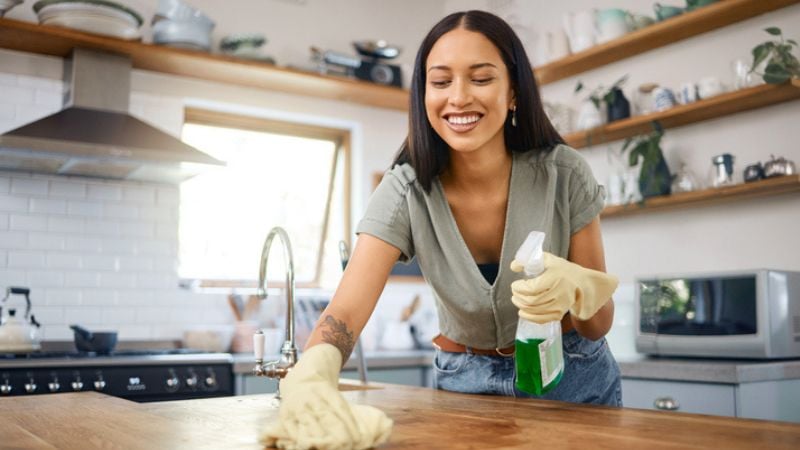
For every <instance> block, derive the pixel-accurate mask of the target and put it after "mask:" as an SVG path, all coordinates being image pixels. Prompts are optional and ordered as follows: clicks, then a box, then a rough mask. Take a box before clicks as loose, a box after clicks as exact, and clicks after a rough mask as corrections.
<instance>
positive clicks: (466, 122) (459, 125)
mask: <svg viewBox="0 0 800 450" xmlns="http://www.w3.org/2000/svg"><path fill="white" fill-rule="evenodd" d="M482 117H483V115H482V114H479V113H473V112H467V113H448V114H445V115H444V119H445V120H446V121H447V125H448V126H449V127H450V129H451V130H453V131H455V132H456V133H467V132H469V131H472V130H473V129H475V127H477V126H478V123H479V122H480V120H481V118H482Z"/></svg>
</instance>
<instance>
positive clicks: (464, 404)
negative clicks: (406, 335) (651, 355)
mask: <svg viewBox="0 0 800 450" xmlns="http://www.w3.org/2000/svg"><path fill="white" fill-rule="evenodd" d="M342 394H343V396H344V397H345V399H347V400H348V401H350V402H353V403H358V404H365V405H370V406H374V407H377V408H379V409H381V410H382V411H384V412H385V413H386V414H387V415H388V416H389V417H390V418H391V419H392V420H393V421H394V426H393V429H392V433H391V435H390V437H389V441H388V442H386V443H385V444H384V445H382V446H381V447H380V448H381V449H387V450H388V449H393V448H403V449H431V448H503V449H530V448H532V447H534V446H535V447H536V448H586V447H587V445H588V446H589V447H592V448H614V449H621V448H632V449H641V448H647V449H652V448H655V449H659V448H725V449H736V448H741V449H752V448H769V449H772V450H776V449H796V448H797V443H798V442H800V425H798V424H791V423H785V422H771V421H753V420H743V419H737V418H731V417H715V416H698V415H693V414H669V413H664V412H660V411H647V410H637V409H629V408H611V407H603V406H597V405H580V404H571V403H562V402H552V401H544V400H533V399H519V398H511V397H498V396H490V395H469V394H456V393H452V392H445V391H438V390H434V389H425V388H414V387H409V386H397V385H389V384H385V385H373V386H370V388H368V389H365V390H361V389H359V390H347V391H345V392H343V393H342ZM277 406H278V405H277V404H276V403H275V402H274V401H273V398H272V396H270V395H249V396H244V397H227V398H218V399H202V400H188V401H175V402H157V403H133V402H129V401H126V400H122V399H119V398H114V397H109V396H106V395H103V394H99V393H95V392H82V393H70V394H58V395H55V396H54V395H42V396H36V397H19V398H14V399H10V398H0V435H2V443H3V444H2V445H3V446H4V447H10V448H19V449H34V448H36V449H39V448H81V449H83V448H112V447H120V448H126V449H153V448H192V449H200V448H209V449H219V448H253V449H257V448H262V446H261V445H260V444H259V442H258V436H259V433H260V432H261V430H262V429H263V428H264V427H265V426H266V425H267V424H269V423H271V422H274V421H275V420H277V418H278V409H277ZM543 419H544V420H543ZM543 423H546V426H547V432H537V431H536V430H537V429H541V427H542V424H543Z"/></svg>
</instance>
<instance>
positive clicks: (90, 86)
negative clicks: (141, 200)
mask: <svg viewBox="0 0 800 450" xmlns="http://www.w3.org/2000/svg"><path fill="white" fill-rule="evenodd" d="M131 67H132V64H131V60H130V58H129V57H127V56H124V55H118V54H113V53H104V52H98V51H94V50H87V49H81V48H76V49H74V50H73V52H72V57H71V58H69V59H68V60H65V62H64V81H65V85H66V86H67V90H66V92H65V94H64V109H62V110H61V111H59V112H57V113H55V114H52V115H50V116H47V117H45V118H43V119H39V120H37V121H35V122H33V123H29V124H27V125H23V126H21V127H19V128H16V129H14V130H11V131H9V132H7V133H5V134H3V135H0V169H9V170H24V171H30V172H39V173H50V174H62V175H80V176H90V177H100V178H112V179H126V180H139V181H157V182H167V183H178V182H180V181H183V180H185V179H187V178H191V177H193V176H194V175H197V174H198V173H200V172H202V171H204V170H207V169H208V168H209V167H212V166H221V165H224V163H223V162H221V161H219V160H217V159H215V158H212V157H211V156H209V155H207V154H205V153H203V152H201V151H200V150H197V149H196V148H194V147H192V146H189V145H186V144H185V143H183V142H182V141H181V140H180V139H177V138H175V137H173V136H171V135H169V134H167V133H165V132H163V131H161V130H159V129H157V128H155V127H153V126H151V125H148V124H146V123H145V122H142V121H141V120H139V119H136V118H134V117H132V116H131V115H130V114H129V113H128V104H129V101H130V85H131Z"/></svg>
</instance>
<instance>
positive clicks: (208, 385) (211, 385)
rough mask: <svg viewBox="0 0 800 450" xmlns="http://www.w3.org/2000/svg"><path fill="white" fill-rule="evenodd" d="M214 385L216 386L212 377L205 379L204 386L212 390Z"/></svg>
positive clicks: (215, 380)
mask: <svg viewBox="0 0 800 450" xmlns="http://www.w3.org/2000/svg"><path fill="white" fill-rule="evenodd" d="M216 385H217V379H216V378H214V376H213V375H209V376H207V377H206V386H207V387H210V388H213V387H215V386H216Z"/></svg>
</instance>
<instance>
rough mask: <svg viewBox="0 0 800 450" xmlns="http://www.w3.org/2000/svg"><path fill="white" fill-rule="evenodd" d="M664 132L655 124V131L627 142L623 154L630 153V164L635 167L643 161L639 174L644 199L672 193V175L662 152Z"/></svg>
mask: <svg viewBox="0 0 800 450" xmlns="http://www.w3.org/2000/svg"><path fill="white" fill-rule="evenodd" d="M663 136H664V130H663V129H662V128H661V124H659V123H658V122H653V131H652V132H650V133H648V134H642V135H639V136H635V137H632V138H628V139H626V140H625V143H624V145H623V146H622V153H623V154H624V153H625V152H629V153H628V164H629V165H630V166H631V167H635V166H636V165H638V164H639V162H640V160H641V164H642V166H641V171H640V172H639V192H641V194H642V197H643V198H648V197H654V196H657V195H669V194H670V193H671V184H672V174H671V173H670V171H669V167H667V161H666V160H665V159H664V153H663V152H662V151H661V138H662V137H663Z"/></svg>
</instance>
